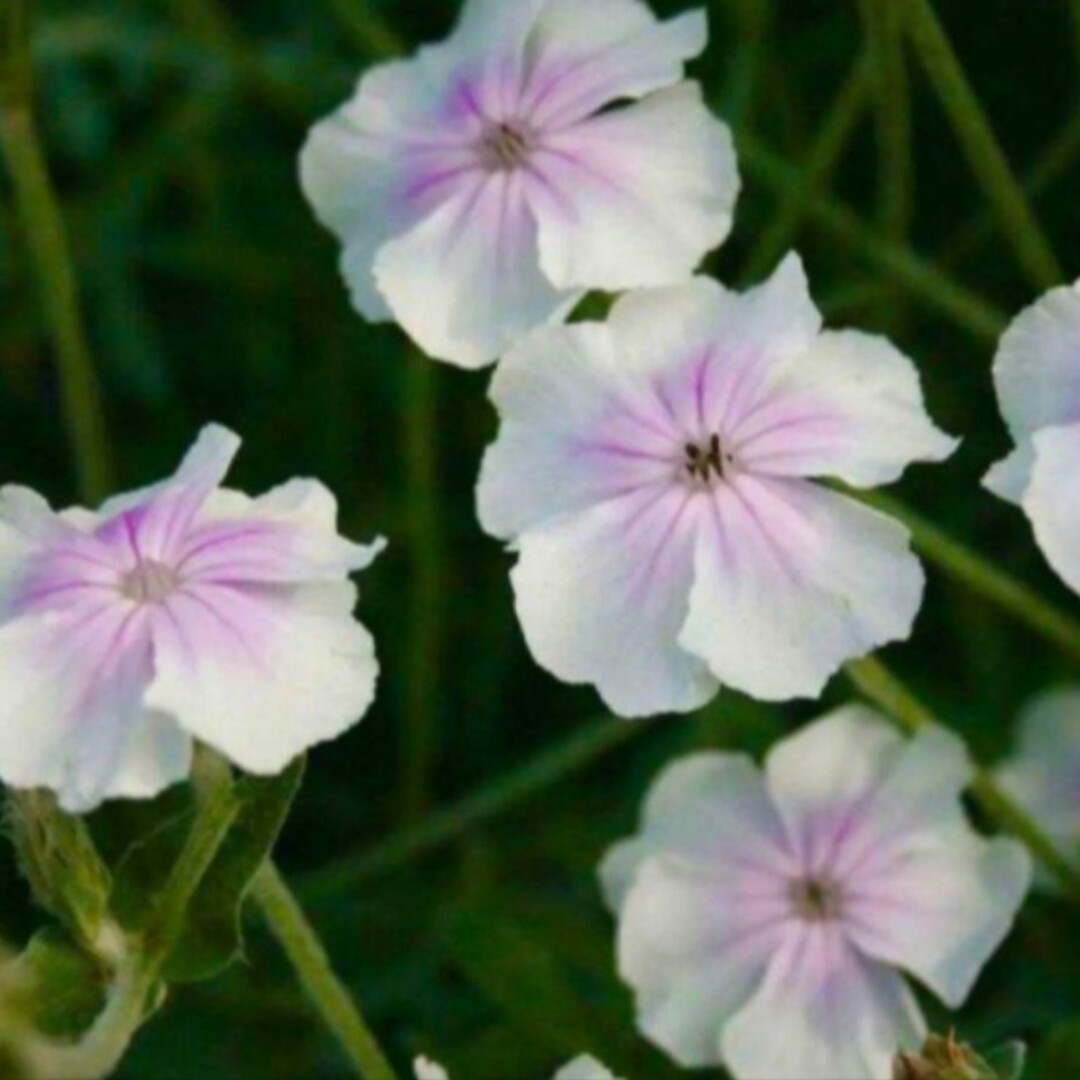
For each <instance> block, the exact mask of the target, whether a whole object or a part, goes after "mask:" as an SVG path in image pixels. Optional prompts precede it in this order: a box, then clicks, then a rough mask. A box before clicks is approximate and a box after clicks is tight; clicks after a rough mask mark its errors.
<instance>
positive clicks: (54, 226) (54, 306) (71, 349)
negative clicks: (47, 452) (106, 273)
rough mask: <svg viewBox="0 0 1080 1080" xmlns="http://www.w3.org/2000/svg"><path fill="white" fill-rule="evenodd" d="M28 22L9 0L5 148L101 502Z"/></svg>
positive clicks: (70, 426)
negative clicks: (38, 116) (38, 118)
mask: <svg viewBox="0 0 1080 1080" xmlns="http://www.w3.org/2000/svg"><path fill="white" fill-rule="evenodd" d="M29 24H30V15H29V6H28V4H27V3H26V0H8V2H7V10H6V11H5V12H4V13H3V15H0V34H2V37H0V49H2V50H3V53H2V56H0V148H2V149H3V153H4V157H5V159H6V161H7V167H8V171H9V173H10V175H11V181H12V186H13V188H14V192H15V204H16V210H17V212H18V216H19V219H20V222H21V224H22V231H23V235H24V240H25V243H26V247H27V251H28V253H29V256H30V261H31V264H32V269H33V272H34V276H35V278H36V279H37V288H38V293H39V296H40V300H41V305H42V309H43V311H44V314H45V318H46V321H47V323H48V327H49V333H50V336H51V338H52V342H53V347H54V349H55V350H56V358H57V364H58V368H59V376H60V394H61V407H62V412H63V421H64V426H65V428H66V431H67V437H68V440H69V442H70V444H71V452H72V456H73V458H74V463H75V471H76V475H77V478H78V485H79V491H80V494H81V496H82V498H83V499H85V500H86V501H87V502H91V503H95V502H98V501H99V500H100V499H102V498H104V497H105V496H106V495H107V494H108V493H109V491H110V489H111V486H112V466H111V458H110V453H109V448H108V439H107V435H106V425H105V419H104V408H103V405H102V401H101V392H100V388H99V386H98V377H97V372H96V370H95V368H94V364H93V361H92V359H91V355H90V348H89V345H88V344H87V335H86V327H85V325H84V323H83V316H82V310H81V307H80V301H79V290H78V283H77V279H76V275H75V267H74V260H73V258H72V254H71V247H70V244H69V241H68V236H67V231H66V228H65V226H64V221H63V217H62V214H61V210H60V202H59V199H58V198H57V195H56V190H55V188H54V186H53V182H52V177H51V176H50V175H49V169H48V166H47V164H46V160H45V154H44V152H43V150H42V147H41V141H40V138H39V136H38V131H37V127H36V125H35V122H34V108H33V78H32V70H31V61H30V40H29V38H30V34H29V31H30V25H29Z"/></svg>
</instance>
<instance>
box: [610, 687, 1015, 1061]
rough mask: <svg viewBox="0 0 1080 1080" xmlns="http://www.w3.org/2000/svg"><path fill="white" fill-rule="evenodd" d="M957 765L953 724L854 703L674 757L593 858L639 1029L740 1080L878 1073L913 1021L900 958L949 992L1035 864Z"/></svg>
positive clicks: (963, 761)
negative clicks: (990, 821)
mask: <svg viewBox="0 0 1080 1080" xmlns="http://www.w3.org/2000/svg"><path fill="white" fill-rule="evenodd" d="M972 776H973V768H972V764H971V761H970V759H969V757H968V755H967V752H966V750H965V748H964V747H963V745H962V744H961V743H960V741H959V740H958V739H956V738H955V736H953V735H951V734H950V733H948V732H946V731H944V730H942V729H939V728H928V729H925V730H923V731H921V732H920V733H919V734H918V735H916V736H915V737H914V738H913V739H912V740H911V741H910V742H907V741H905V740H904V739H903V738H902V737H901V736H900V735H899V734H898V733H897V732H896V731H895V730H894V729H893V728H892V727H891V726H890V725H889V724H887V723H886V722H885V721H884V720H882V719H881V718H880V717H878V716H877V715H876V714H875V713H873V712H872V711H871V710H869V709H866V708H864V707H862V706H849V707H847V708H844V709H841V710H838V711H837V712H835V713H832V714H830V715H829V716H827V717H825V718H823V719H821V720H819V721H817V722H816V723H813V724H811V725H809V726H808V727H806V728H804V729H803V730H801V731H799V732H797V733H796V734H795V735H792V736H791V737H789V738H787V739H785V740H783V741H782V742H780V743H779V744H778V745H776V746H775V747H774V748H773V749H772V751H771V752H770V753H769V755H768V758H767V760H766V763H765V767H764V770H759V769H758V768H757V766H756V765H755V764H754V763H753V762H752V761H751V760H750V759H749V758H748V757H746V756H745V755H741V754H724V753H702V754H697V755H693V756H691V757H689V758H686V759H684V760H682V761H680V762H677V763H675V764H674V765H672V766H670V767H669V768H668V769H667V770H666V771H665V772H663V773H662V774H661V775H660V777H659V778H658V780H657V781H656V782H655V783H654V785H653V787H652V789H651V791H650V793H649V795H648V798H647V801H646V804H645V810H644V816H643V822H642V827H641V831H640V833H639V834H638V835H637V836H636V837H634V838H633V839H631V840H629V841H625V842H623V843H621V844H619V845H618V846H616V847H615V848H614V849H612V851H611V852H610V853H609V854H608V856H607V857H606V859H605V860H604V862H603V864H602V867H601V878H602V882H603V886H604V891H605V894H606V897H607V899H608V902H609V904H610V906H611V907H612V909H613V910H614V911H615V912H616V914H617V917H618V924H619V925H618V960H619V970H620V973H621V975H622V977H623V978H624V979H625V980H626V982H627V983H628V984H629V985H630V986H631V987H632V988H633V990H634V992H635V995H636V998H637V1008H638V1022H639V1025H640V1027H641V1029H642V1030H643V1032H644V1033H645V1034H646V1035H647V1036H648V1037H649V1038H651V1039H652V1040H653V1041H654V1042H656V1043H657V1044H658V1045H660V1046H661V1047H663V1048H664V1049H665V1050H666V1051H667V1052H668V1053H669V1054H671V1055H672V1056H673V1057H674V1058H675V1059H676V1060H677V1061H678V1062H679V1063H680V1064H682V1065H684V1066H688V1067H690V1066H704V1065H710V1064H718V1063H723V1064H725V1065H726V1066H727V1067H728V1068H729V1069H730V1070H731V1072H732V1073H733V1074H734V1075H735V1076H736V1077H738V1078H740V1080H774V1078H775V1077H779V1076H783V1077H785V1078H786V1080H887V1078H888V1077H889V1076H890V1074H891V1064H892V1059H893V1055H894V1054H895V1052H896V1050H897V1048H898V1047H900V1048H909V1049H914V1048H917V1047H918V1046H919V1045H920V1044H921V1042H922V1039H923V1037H924V1036H925V1033H926V1032H925V1024H924V1021H923V1018H922V1015H921V1013H920V1011H919V1008H918V1005H917V1003H916V1001H915V998H914V996H913V994H912V992H911V990H910V988H909V987H908V986H907V985H906V983H905V981H904V979H903V978H902V976H901V971H906V972H908V973H910V974H911V975H914V976H915V977H916V978H917V979H919V980H920V982H922V983H923V985H925V986H926V987H927V988H928V989H930V990H932V991H933V992H934V993H935V994H936V995H937V996H938V997H939V998H941V999H942V1000H943V1001H944V1002H945V1004H946V1005H948V1006H949V1007H951V1008H956V1007H958V1006H960V1005H961V1004H962V1003H963V1002H964V1000H965V999H966V998H967V995H968V993H969V992H970V990H971V987H972V985H973V983H974V982H975V979H976V978H977V976H978V974H979V972H980V970H981V969H982V967H983V965H984V964H985V963H986V962H987V960H988V959H989V958H990V956H991V955H992V954H993V952H994V950H995V949H996V948H997V947H998V945H999V944H1000V943H1001V941H1002V940H1003V939H1004V937H1005V936H1006V934H1007V933H1008V932H1009V929H1010V927H1011V926H1012V923H1013V919H1014V917H1015V915H1016V913H1017V911H1018V910H1019V908H1020V905H1021V903H1022V901H1023V898H1024V896H1025V894H1026V892H1027V889H1028V885H1029V882H1030V878H1031V861H1030V859H1029V857H1028V855H1027V852H1026V850H1025V849H1024V848H1023V847H1021V846H1020V845H1019V844H1018V843H1016V842H1015V841H1013V840H1010V839H1004V838H997V839H994V840H986V839H984V838H983V837H981V836H979V835H978V834H977V833H976V832H975V831H974V829H972V827H971V825H970V824H969V823H968V821H967V819H966V817H965V814H964V810H963V806H962V803H961V800H960V796H961V793H962V792H963V791H964V789H965V788H966V787H967V785H968V784H969V782H970V781H971V779H972Z"/></svg>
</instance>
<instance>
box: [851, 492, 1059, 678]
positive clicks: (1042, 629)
mask: <svg viewBox="0 0 1080 1080" xmlns="http://www.w3.org/2000/svg"><path fill="white" fill-rule="evenodd" d="M850 494H852V495H853V496H854V497H856V498H858V499H859V500H861V501H862V502H864V503H866V504H867V505H869V506H873V507H875V508H876V509H878V510H881V511H882V513H885V514H888V515H889V516H890V517H894V518H896V519H897V520H898V521H901V522H902V523H903V524H904V525H906V526H907V528H908V529H909V530H910V531H911V536H912V539H913V541H914V543H915V547H916V548H917V549H918V550H919V551H920V552H921V553H922V554H923V555H925V556H926V558H927V559H929V560H931V561H932V562H934V563H936V564H937V565H938V566H940V567H941V569H942V570H944V571H945V572H946V573H947V574H949V576H950V577H952V578H954V579H955V580H957V581H959V582H961V583H962V584H964V585H966V586H968V587H969V588H971V589H972V590H973V591H975V592H977V593H979V594H980V595H982V596H984V597H986V599H987V600H990V601H991V602H992V603H994V604H996V605H997V606H998V607H1000V608H1001V609H1002V610H1003V611H1007V612H1008V613H1009V614H1010V615H1012V616H1014V617H1015V618H1016V619H1018V620H1019V621H1020V622H1023V623H1025V624H1026V625H1027V626H1029V627H1030V628H1031V629H1032V630H1034V631H1035V632H1036V633H1038V634H1041V635H1042V636H1043V637H1045V638H1046V639H1047V640H1048V641H1051V642H1053V643H1054V644H1055V645H1056V646H1058V647H1059V648H1061V649H1062V650H1064V651H1065V652H1066V653H1068V654H1069V655H1070V656H1072V657H1074V658H1075V659H1077V660H1080V622H1078V621H1077V620H1076V619H1074V618H1071V617H1070V616H1068V615H1066V614H1064V613H1063V612H1061V611H1058V609H1057V608H1055V607H1054V606H1053V605H1052V604H1050V603H1048V602H1047V601H1046V600H1044V599H1043V598H1042V597H1041V596H1040V595H1039V594H1038V593H1037V592H1035V590H1034V589H1032V588H1030V587H1029V586H1028V585H1025V584H1024V583H1023V582H1021V581H1018V580H1017V579H1016V578H1014V577H1012V576H1011V575H1010V574H1009V573H1007V572H1006V571H1005V570H1002V569H1001V568H1000V567H998V566H997V565H995V564H994V563H993V562H991V561H990V560H989V559H986V558H984V557H983V556H982V555H980V554H979V553H978V552H976V551H973V550H972V549H971V548H969V547H966V546H965V545H964V544H962V543H960V542H959V541H958V540H955V539H953V537H951V536H949V534H948V533H946V532H945V531H944V530H943V529H940V528H939V527H938V526H937V525H934V524H933V523H932V522H930V521H927V520H926V518H924V517H922V516H921V515H919V514H917V513H915V512H914V511H912V510H909V509H908V508H907V507H906V506H904V505H903V504H902V503H899V502H897V501H896V500H895V499H891V498H889V497H888V496H885V495H880V494H878V493H876V492H874V493H866V492H854V491H852V492H850Z"/></svg>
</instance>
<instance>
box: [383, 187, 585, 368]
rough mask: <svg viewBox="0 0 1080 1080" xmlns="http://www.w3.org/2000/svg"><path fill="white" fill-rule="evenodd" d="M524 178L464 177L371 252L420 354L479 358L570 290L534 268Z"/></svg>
mask: <svg viewBox="0 0 1080 1080" xmlns="http://www.w3.org/2000/svg"><path fill="white" fill-rule="evenodd" d="M524 183H525V181H524V179H523V177H522V175H521V174H519V173H509V172H502V173H495V174H493V175H491V176H490V177H488V178H487V179H483V180H480V181H478V182H476V183H474V184H471V185H469V186H468V187H466V188H464V189H463V190H462V191H460V192H459V193H458V194H457V195H456V196H455V197H454V198H452V199H450V200H449V201H448V202H446V203H445V204H444V205H443V206H441V207H440V208H439V209H438V210H437V211H436V212H435V213H433V214H431V215H430V216H429V217H427V218H426V219H425V220H424V221H423V222H421V223H420V224H419V225H418V226H416V228H414V229H412V230H411V231H410V232H408V233H406V234H405V235H404V236H401V237H399V238H397V239H395V240H393V241H391V242H390V243H388V244H386V245H385V246H384V247H383V248H382V249H381V251H380V252H379V255H378V257H377V259H376V261H375V277H376V280H377V282H378V286H379V289H380V290H381V292H382V293H383V295H384V296H385V297H386V299H387V301H388V303H389V304H390V307H391V309H392V310H393V312H394V315H395V317H396V318H397V320H398V321H399V322H400V323H401V325H402V326H403V327H404V329H405V330H406V332H407V333H408V334H409V335H410V336H411V337H412V338H413V340H415V341H416V342H417V344H418V345H419V346H420V347H421V348H422V349H423V350H424V351H425V352H426V353H428V354H429V355H430V356H433V357H436V358H438V359H441V360H446V361H449V362H450V363H453V364H457V365H459V366H460V367H465V368H479V367H483V366H484V365H485V364H488V363H491V362H492V361H493V360H495V359H497V358H498V356H499V355H500V354H501V353H502V352H503V351H504V350H506V349H507V348H508V347H509V346H510V345H511V344H512V343H513V342H514V341H515V340H517V339H518V338H520V337H521V336H522V335H523V334H525V333H526V332H527V331H529V330H531V329H533V328H534V327H537V326H540V325H542V324H543V323H546V322H552V321H561V319H562V318H563V317H564V316H565V315H566V314H567V313H568V312H569V310H570V309H571V308H572V307H573V306H574V304H575V303H576V302H577V301H578V299H580V296H581V293H580V292H578V291H572V290H565V289H564V290H559V289H557V288H556V287H555V286H553V285H552V284H551V283H550V282H549V281H548V279H547V278H546V277H545V276H544V275H543V273H541V271H540V267H539V254H538V250H537V239H536V224H535V221H534V220H533V216H532V211H531V210H530V209H529V207H528V205H527V204H526V201H525V198H524V196H523V184H524Z"/></svg>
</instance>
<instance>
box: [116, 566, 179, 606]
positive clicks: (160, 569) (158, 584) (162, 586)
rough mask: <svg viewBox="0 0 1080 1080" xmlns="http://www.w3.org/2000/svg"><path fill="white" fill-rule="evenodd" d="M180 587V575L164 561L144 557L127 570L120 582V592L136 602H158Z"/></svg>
mask: <svg viewBox="0 0 1080 1080" xmlns="http://www.w3.org/2000/svg"><path fill="white" fill-rule="evenodd" d="M179 587H180V577H179V575H178V574H177V573H176V571H175V570H173V569H172V568H171V567H168V566H165V565H164V563H159V562H154V560H153V559H145V560H144V561H142V562H140V563H139V565H138V566H136V567H135V569H134V570H130V571H128V573H126V574H125V575H124V577H123V580H122V581H121V582H120V592H121V593H123V595H124V596H126V597H127V598H128V599H129V600H133V601H134V602H135V603H136V604H160V603H163V602H164V601H165V600H166V599H167V598H168V597H169V596H170V595H172V593H174V592H175V591H176V590H177V589H178V588H179Z"/></svg>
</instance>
